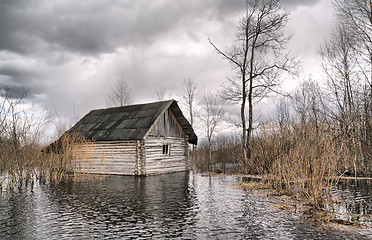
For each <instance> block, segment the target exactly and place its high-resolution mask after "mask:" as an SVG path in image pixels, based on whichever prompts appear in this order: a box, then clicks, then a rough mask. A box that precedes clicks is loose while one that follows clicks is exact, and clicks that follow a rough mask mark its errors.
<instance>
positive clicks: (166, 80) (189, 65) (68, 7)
mask: <svg viewBox="0 0 372 240" xmlns="http://www.w3.org/2000/svg"><path fill="white" fill-rule="evenodd" d="M282 6H283V7H284V8H285V9H286V10H288V11H289V12H290V13H291V15H290V17H291V21H290V22H289V24H288V28H287V32H288V33H290V34H293V38H292V41H291V44H290V47H291V50H292V51H293V53H294V54H295V55H297V56H298V58H299V59H300V60H301V61H302V62H303V72H304V75H308V74H311V73H312V72H313V71H316V66H317V64H318V62H317V61H318V60H317V57H318V51H319V47H320V44H321V43H322V42H324V39H325V38H326V37H327V35H328V33H329V29H330V25H331V23H332V18H333V10H332V4H331V0H284V1H282ZM244 10H245V1H244V0H176V1H175V0H151V1H150V0H138V1H132V0H113V1H107V0H94V1H89V0H79V1H75V0H53V1H50V0H33V1H25V0H0V33H1V34H0V83H5V84H10V85H14V86H20V85H22V86H24V87H26V88H27V89H30V94H31V99H30V100H31V101H34V102H35V103H37V104H41V105H54V106H55V107H56V109H57V110H58V111H59V112H60V113H63V114H66V113H71V112H72V109H73V105H74V106H75V111H76V112H78V113H79V115H80V116H83V115H85V114H86V113H87V112H89V111H90V110H91V109H95V108H102V107H106V101H105V99H106V95H107V92H108V91H109V88H110V85H112V83H113V82H114V81H115V79H116V77H117V76H118V75H119V74H121V73H123V74H124V75H125V77H126V79H127V80H128V82H129V84H130V86H131V87H132V88H133V97H134V102H135V103H142V102H149V101H153V100H156V99H157V95H156V89H157V88H158V89H159V88H164V89H166V91H167V93H166V96H167V97H173V98H175V97H176V95H175V93H176V92H177V91H178V90H179V87H180V82H181V81H182V80H183V79H185V78H186V77H190V78H191V79H193V80H195V81H196V82H198V86H199V88H200V89H204V88H205V89H206V90H207V91H208V90H216V89H217V88H219V87H220V86H221V83H222V82H223V81H224V80H225V79H226V77H227V76H231V75H232V72H231V66H230V65H229V63H228V62H226V61H225V60H223V59H222V58H221V57H220V56H219V55H218V54H216V52H214V50H213V48H212V47H211V46H210V44H209V43H208V36H211V38H212V40H213V41H214V42H215V44H216V45H218V46H221V47H222V48H223V47H225V46H226V47H228V46H229V45H230V44H231V43H232V41H233V39H234V34H235V32H236V25H237V22H238V20H239V18H240V17H241V16H242V14H243V13H244Z"/></svg>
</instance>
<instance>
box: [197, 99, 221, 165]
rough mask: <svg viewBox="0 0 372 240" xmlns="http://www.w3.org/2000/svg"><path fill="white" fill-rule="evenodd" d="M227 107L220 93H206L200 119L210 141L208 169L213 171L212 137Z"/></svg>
mask: <svg viewBox="0 0 372 240" xmlns="http://www.w3.org/2000/svg"><path fill="white" fill-rule="evenodd" d="M225 113H226V108H225V105H224V104H223V102H222V101H221V98H220V97H219V96H218V95H215V94H214V95H213V94H211V93H209V94H207V93H204V96H203V102H202V104H201V111H200V112H199V119H200V120H201V122H202V123H203V124H204V127H205V133H206V135H207V141H208V170H209V171H211V162H212V138H213V136H214V134H215V133H216V132H217V131H218V130H219V129H218V128H219V126H220V125H221V121H222V118H223V117H224V115H225Z"/></svg>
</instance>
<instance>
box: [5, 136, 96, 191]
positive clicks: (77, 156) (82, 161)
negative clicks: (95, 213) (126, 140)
mask: <svg viewBox="0 0 372 240" xmlns="http://www.w3.org/2000/svg"><path fill="white" fill-rule="evenodd" d="M3 143H4V141H3ZM7 144H8V148H6V149H4V145H2V147H3V149H2V150H3V152H2V156H1V158H0V188H1V189H7V190H8V191H14V190H16V189H20V188H22V187H23V186H27V185H28V184H32V183H34V182H35V181H40V182H41V183H47V184H51V185H54V186H57V185H58V184H59V183H60V182H62V181H66V180H73V181H83V180H89V179H91V178H93V177H92V175H91V174H90V172H91V171H89V168H90V167H92V165H91V164H90V163H89V159H91V154H92V153H91V151H89V149H90V148H91V147H92V146H93V144H94V143H93V142H90V141H87V140H85V139H84V138H81V137H79V136H77V135H65V136H62V137H61V138H60V140H59V141H58V142H54V143H53V144H51V145H50V146H48V147H46V148H43V147H41V146H39V145H36V144H33V145H24V146H21V147H20V148H18V149H17V148H14V145H12V143H11V142H7ZM96 177H97V176H96V175H94V178H96ZM100 177H101V176H100Z"/></svg>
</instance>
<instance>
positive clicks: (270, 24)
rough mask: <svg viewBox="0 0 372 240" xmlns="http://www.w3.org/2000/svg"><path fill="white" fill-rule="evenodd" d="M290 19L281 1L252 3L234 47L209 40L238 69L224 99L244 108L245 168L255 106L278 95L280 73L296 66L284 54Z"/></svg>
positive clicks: (255, 1) (243, 142)
mask: <svg viewBox="0 0 372 240" xmlns="http://www.w3.org/2000/svg"><path fill="white" fill-rule="evenodd" d="M288 16H289V14H288V13H287V12H285V11H283V10H282V9H281V8H280V6H279V1H278V0H249V1H247V9H246V14H245V15H244V17H243V18H242V19H241V20H240V23H239V25H238V34H237V39H236V40H237V41H236V44H235V45H233V46H232V47H230V48H229V49H227V50H221V49H220V48H218V47H217V46H216V45H215V44H214V43H213V42H212V40H211V39H209V42H210V44H211V45H212V46H213V47H214V49H215V50H216V51H217V53H219V54H220V55H221V56H222V57H223V58H224V59H226V60H227V61H229V62H230V63H231V64H232V65H233V66H234V67H235V68H236V69H237V74H238V78H237V79H229V87H227V89H226V91H225V97H226V98H227V99H229V100H233V101H236V102H239V103H240V106H241V107H240V115H241V123H242V151H243V156H244V164H245V166H246V167H247V166H248V165H249V164H251V138H252V132H253V119H254V118H253V113H254V111H253V110H254V109H253V108H254V103H255V101H259V100H260V99H262V98H263V97H265V96H266V95H267V94H268V93H270V92H277V91H278V90H277V88H278V87H279V86H280V83H281V79H280V73H282V72H283V71H287V72H290V71H291V70H293V69H294V67H295V62H294V61H293V60H294V59H293V58H292V57H291V56H289V54H284V53H283V49H285V45H286V43H287V42H288V40H289V37H288V36H285V35H284V33H283V30H284V27H285V25H286V23H287V22H288ZM247 104H248V126H247V123H246V121H247V119H246V105H247Z"/></svg>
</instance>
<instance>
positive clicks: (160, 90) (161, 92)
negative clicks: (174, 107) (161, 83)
mask: <svg viewBox="0 0 372 240" xmlns="http://www.w3.org/2000/svg"><path fill="white" fill-rule="evenodd" d="M156 96H157V97H158V101H164V100H165V88H157V89H156Z"/></svg>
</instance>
